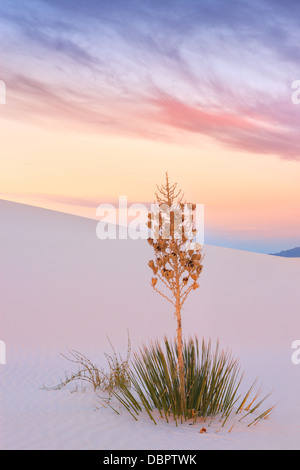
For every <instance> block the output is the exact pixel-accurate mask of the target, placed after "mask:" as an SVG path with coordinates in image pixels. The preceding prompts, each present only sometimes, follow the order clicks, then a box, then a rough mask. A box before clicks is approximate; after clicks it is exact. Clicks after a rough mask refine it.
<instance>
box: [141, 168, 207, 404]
mask: <svg viewBox="0 0 300 470" xmlns="http://www.w3.org/2000/svg"><path fill="white" fill-rule="evenodd" d="M155 209H156V210H155V211H153V210H151V212H149V214H148V219H149V222H148V228H149V229H151V235H150V237H149V238H148V243H149V244H150V245H151V246H152V248H153V249H154V259H152V260H150V261H149V263H148V265H149V267H150V268H151V269H152V272H153V277H152V279H151V285H152V287H153V289H154V290H155V291H156V292H157V293H158V294H160V295H161V296H162V297H164V298H165V299H166V300H168V301H169V302H170V303H171V304H172V306H173V308H174V314H175V318H176V323H177V328H176V334H177V345H178V346H177V349H178V354H177V357H178V369H177V370H178V375H179V391H180V396H181V402H182V404H181V408H182V409H183V410H185V405H184V403H185V402H186V397H185V389H186V386H185V380H186V378H185V372H184V369H185V366H184V357H183V340H182V318H181V317H182V315H181V313H182V309H183V306H184V304H185V302H186V300H187V298H188V296H189V294H190V293H191V292H192V291H194V290H196V289H198V287H199V284H198V282H197V281H198V279H199V276H200V274H201V272H202V269H203V264H202V262H203V255H202V253H201V249H202V246H201V245H200V244H198V243H191V242H192V241H193V240H194V239H195V237H196V235H197V230H196V228H195V220H194V218H195V209H196V205H195V204H183V195H182V193H181V190H178V189H177V183H174V184H170V182H169V177H168V173H166V182H165V184H164V185H162V186H160V187H159V186H157V192H156V204H155ZM186 209H188V215H187V210H186ZM184 412H185V411H184Z"/></svg>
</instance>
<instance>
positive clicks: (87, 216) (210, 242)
mask: <svg viewBox="0 0 300 470" xmlns="http://www.w3.org/2000/svg"><path fill="white" fill-rule="evenodd" d="M1 201H3V202H8V203H12V204H18V205H23V206H27V207H31V208H33V209H44V210H46V211H50V212H58V213H60V214H64V215H70V216H75V217H81V218H84V219H87V220H93V221H95V222H96V221H98V222H99V221H100V219H99V217H97V215H94V216H93V217H92V216H91V215H90V214H87V213H86V214H83V213H76V212H65V211H63V210H59V209H57V208H56V209H53V208H49V207H44V206H37V205H33V204H28V203H24V202H18V201H12V200H8V199H2V198H0V202H1ZM146 204H149V205H150V204H151V203H146ZM95 214H96V208H95ZM109 225H111V223H109ZM120 225H121V224H119V223H117V224H116V227H120ZM117 238H118V237H117ZM222 243H223V244H222ZM205 245H211V246H216V247H220V248H229V249H234V250H240V251H247V252H253V253H260V254H267V255H274V256H276V255H278V254H280V253H281V252H283V253H284V252H289V251H292V250H293V249H295V248H296V249H297V248H298V246H294V247H289V248H285V249H282V250H278V252H268V251H263V250H255V249H253V248H252V249H247V247H239V246H238V245H237V244H235V243H234V244H232V245H230V243H226V241H224V240H223V241H222V240H218V239H213V237H206V236H205V227H204V244H203V246H205Z"/></svg>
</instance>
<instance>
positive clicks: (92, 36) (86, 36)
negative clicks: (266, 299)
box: [0, 0, 300, 253]
mask: <svg viewBox="0 0 300 470" xmlns="http://www.w3.org/2000/svg"><path fill="white" fill-rule="evenodd" d="M0 31H1V33H0V34H1V52H0V54H1V55H0V80H3V81H4V82H5V84H6V104H5V105H0V136H1V151H0V198H2V199H7V200H12V201H17V202H23V203H26V204H31V205H36V206H39V207H46V208H49V209H54V210H59V211H64V212H68V213H73V214H79V215H84V216H87V217H96V207H97V206H98V205H99V204H101V203H102V202H116V201H117V200H118V198H119V196H120V195H126V196H127V198H128V201H129V202H131V201H132V202H151V201H152V200H153V197H154V192H155V185H156V184H161V183H162V182H163V180H164V174H165V172H166V171H168V173H169V176H170V179H171V180H172V181H177V182H178V184H179V186H180V187H182V189H183V191H184V193H185V194H186V197H187V199H188V200H189V201H192V202H195V203H199V204H204V205H205V239H206V242H207V243H212V244H216V245H221V246H229V247H234V248H240V249H246V250H250V251H259V252H264V253H270V252H274V251H281V250H284V249H289V248H293V247H294V246H300V104H299V105H295V104H293V103H292V99H291V97H292V93H293V90H292V83H293V82H294V81H295V80H300V15H299V4H298V2H297V1H292V0H287V1H285V2H282V1H279V0H259V1H258V0H256V1H253V0H252V1H250V0H249V1H245V0H241V1H231V0H228V1H224V0H219V1H218V0H201V1H200V0H184V1H183V0H181V1H179V0H163V1H158V0H152V1H150V0H135V1H134V0H99V1H96V0H94V1H92V0H77V1H74V0H73V1H71V0H51V1H50V0H27V1H26V2H24V0H23V1H22V0H15V1H13V2H12V1H8V0H1V3H0Z"/></svg>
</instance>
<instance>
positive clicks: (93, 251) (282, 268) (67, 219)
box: [0, 201, 300, 450]
mask: <svg viewBox="0 0 300 470" xmlns="http://www.w3.org/2000/svg"><path fill="white" fill-rule="evenodd" d="M0 217H1V219H0V220H1V224H0V299H1V303H0V314H1V320H0V321H1V324H0V339H1V340H4V341H5V343H6V347H7V364H6V365H0V379H1V428H0V446H1V448H2V449H109V450H110V449H111V450H112V449H247V448H249V449H255V448H259V449H295V448H296V449H299V448H300V365H299V366H296V365H293V364H292V361H291V355H292V349H291V344H292V342H293V341H294V340H296V339H299V337H300V321H299V312H300V294H299V278H300V259H286V258H280V257H272V256H268V255H262V254H256V253H248V252H242V251H238V250H231V249H226V248H219V247H214V246H205V249H204V251H205V266H204V270H203V273H202V275H201V279H200V289H198V290H197V291H196V292H195V293H193V294H191V296H190V298H189V300H188V301H187V303H186V307H185V311H184V314H183V329H184V335H185V336H186V337H187V336H189V335H194V334H196V335H197V336H198V337H199V338H202V336H204V337H205V338H206V339H209V338H212V340H213V341H215V340H216V339H217V338H219V340H220V344H221V346H223V347H224V348H227V347H229V348H230V349H231V350H232V353H233V355H234V356H236V357H238V358H240V362H241V367H242V369H243V370H245V372H246V376H245V381H246V383H247V381H249V383H250V381H252V379H254V378H255V377H256V376H258V384H262V386H263V391H265V392H266V393H267V392H269V391H271V390H272V391H273V395H272V397H271V400H270V403H277V402H279V403H278V405H277V407H276V409H275V411H274V413H273V415H272V417H271V418H270V419H269V420H266V421H263V422H261V423H259V424H258V425H257V426H255V427H251V428H247V427H246V426H244V425H241V423H239V424H237V425H236V426H234V428H233V430H232V431H231V432H230V433H228V427H226V428H224V429H221V430H220V428H219V427H218V425H217V424H215V423H214V424H213V425H212V426H211V427H210V428H209V429H208V432H207V433H206V434H199V426H198V425H197V426H189V424H188V423H187V424H184V425H182V426H178V427H175V425H173V424H172V423H170V424H167V423H165V422H163V421H159V423H158V425H157V426H155V425H154V424H153V423H152V422H151V421H150V420H149V419H148V417H147V416H146V415H141V417H140V419H139V421H138V422H135V421H134V420H133V419H132V417H131V416H130V415H129V414H128V413H126V412H125V411H122V412H121V414H120V415H117V414H115V413H114V412H113V411H112V410H110V409H105V408H103V407H101V405H100V404H99V400H98V398H97V396H96V394H95V393H94V392H93V391H92V390H90V389H86V390H84V389H82V390H78V391H76V392H74V393H71V391H72V387H70V388H66V389H63V390H61V391H55V392H52V391H51V392H47V391H44V390H41V387H42V385H43V384H46V385H49V386H51V385H55V384H56V383H57V382H58V381H59V379H60V378H61V377H63V376H64V372H65V371H66V370H72V367H71V365H70V363H69V362H68V361H66V360H65V359H64V358H62V357H61V356H60V354H59V353H60V352H61V353H67V352H68V351H70V350H72V349H76V350H79V351H81V352H82V353H85V354H87V355H88V356H90V357H91V358H92V359H93V360H95V361H96V362H97V363H98V364H99V365H102V363H103V364H104V363H105V362H104V357H103V353H104V352H110V345H109V343H108V340H107V336H108V337H109V339H110V340H111V342H112V343H113V345H114V347H115V348H116V350H117V351H120V352H121V353H122V354H124V355H125V354H126V348H127V330H128V331H129V334H130V340H131V344H132V348H133V349H135V348H137V347H138V346H139V345H140V344H142V343H143V342H148V341H150V340H153V339H155V338H162V337H163V336H164V335H165V334H166V335H167V336H169V337H170V336H171V337H172V336H174V334H175V321H174V318H173V312H172V310H171V308H170V306H169V304H168V303H167V302H165V301H164V300H163V299H162V298H161V297H160V296H158V295H156V294H155V293H154V292H153V291H152V289H151V287H150V285H149V282H150V278H151V272H150V269H149V268H148V266H147V261H148V260H149V259H150V258H151V255H152V252H151V248H150V247H149V246H148V244H147V243H146V242H145V241H142V240H139V241H132V240H109V241H100V240H99V239H98V238H97V237H96V224H97V222H96V221H93V220H89V219H84V218H80V217H76V216H71V215H67V214H63V213H58V212H52V211H49V210H45V209H39V208H34V207H30V206H26V205H22V204H17V203H12V202H7V201H0ZM268 403H269V402H268Z"/></svg>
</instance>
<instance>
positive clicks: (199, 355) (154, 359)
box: [113, 337, 271, 425]
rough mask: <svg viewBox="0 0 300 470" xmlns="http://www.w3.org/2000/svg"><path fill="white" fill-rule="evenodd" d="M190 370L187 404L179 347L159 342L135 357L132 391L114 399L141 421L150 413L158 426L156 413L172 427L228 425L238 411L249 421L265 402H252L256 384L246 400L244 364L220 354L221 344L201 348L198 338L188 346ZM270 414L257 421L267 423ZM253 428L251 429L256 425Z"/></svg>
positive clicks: (185, 346)
mask: <svg viewBox="0 0 300 470" xmlns="http://www.w3.org/2000/svg"><path fill="white" fill-rule="evenodd" d="M183 356H184V366H185V371H184V372H185V378H186V380H185V401H184V403H183V402H182V395H181V388H180V377H179V374H178V347H177V342H176V340H174V341H169V340H168V339H167V338H165V339H164V347H162V346H161V345H160V343H159V342H158V341H156V342H154V343H151V345H150V346H149V347H147V346H143V347H142V348H140V350H139V353H135V354H134V356H133V360H132V363H131V365H130V370H129V378H130V385H131V386H130V387H129V386H127V385H126V384H124V385H123V386H121V387H120V388H119V389H118V390H114V391H113V395H114V396H115V398H116V399H117V400H118V401H119V402H120V403H121V404H122V405H123V406H124V407H125V408H126V409H127V411H129V413H130V414H131V415H132V416H133V417H134V418H135V419H137V417H138V415H139V413H140V412H141V411H142V410H146V412H147V413H148V415H149V417H150V418H151V420H152V421H153V422H154V423H155V424H156V420H155V417H154V416H155V414H154V410H157V411H158V413H159V415H160V417H161V418H164V419H166V421H167V422H169V421H170V419H171V418H173V420H174V421H175V422H176V425H177V424H178V422H183V421H184V420H192V422H193V423H195V422H196V420H197V418H200V417H201V418H204V419H206V418H211V419H214V418H215V417H216V416H219V418H220V421H221V422H222V423H223V425H224V424H225V423H226V421H227V419H228V417H229V416H230V414H231V413H232V412H233V411H234V410H235V412H236V413H240V412H241V411H242V410H245V411H246V412H247V415H248V414H250V413H253V412H254V411H256V410H257V409H258V407H259V406H260V405H261V404H262V403H263V402H264V400H265V399H266V398H267V397H264V398H263V399H262V400H260V402H258V396H259V394H257V395H256V396H255V397H254V399H253V400H252V401H250V403H249V404H246V402H247V401H248V399H249V397H250V394H251V392H252V390H253V389H254V384H253V385H252V387H251V388H250V389H249V390H248V391H247V392H246V393H245V394H244V395H243V394H242V393H241V392H240V385H241V382H242V379H243V373H242V372H241V369H240V365H239V361H238V360H236V359H234V358H233V357H232V355H231V353H229V352H224V351H222V350H220V348H219V344H218V343H217V345H216V347H215V349H212V346H211V342H208V343H205V341H202V345H201V348H199V343H198V339H197V337H196V338H194V339H189V341H188V342H186V343H184V344H183ZM270 412H271V408H268V409H267V410H265V411H264V412H263V413H262V414H261V415H260V416H258V417H257V418H255V419H254V421H253V423H254V422H257V420H258V419H262V418H266V417H267V416H269V414H270ZM251 424H252V423H251Z"/></svg>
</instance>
